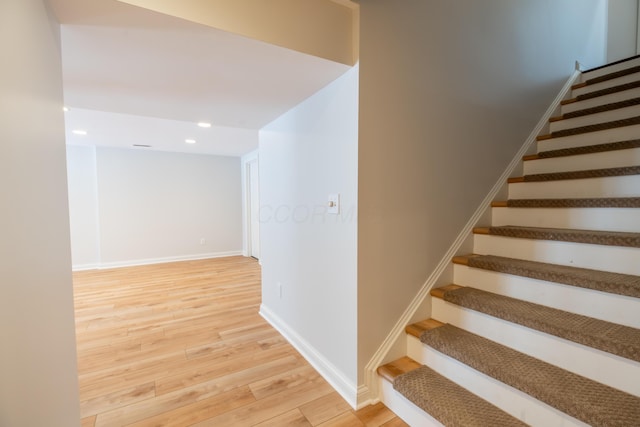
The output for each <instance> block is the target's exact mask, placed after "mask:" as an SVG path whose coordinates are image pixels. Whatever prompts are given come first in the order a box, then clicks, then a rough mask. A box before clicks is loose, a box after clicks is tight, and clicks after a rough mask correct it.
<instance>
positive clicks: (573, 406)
mask: <svg viewBox="0 0 640 427" xmlns="http://www.w3.org/2000/svg"><path fill="white" fill-rule="evenodd" d="M420 339H421V341H422V342H423V343H425V344H426V345H428V346H430V347H432V348H434V349H435V350H437V351H439V352H441V353H444V354H446V355H448V356H450V357H452V358H454V359H457V360H459V361H460V362H462V363H464V364H466V365H468V366H470V367H472V368H474V369H476V370H477V371H480V372H482V373H484V374H486V375H488V376H490V377H493V378H495V379H497V380H498V381H501V382H503V383H505V384H508V385H510V386H512V387H514V388H516V389H518V390H520V391H522V392H524V393H527V394H529V395H530V396H532V397H534V398H536V399H538V400H540V401H542V402H545V403H547V404H548V405H550V406H552V407H554V408H557V409H559V410H560V411H562V412H564V413H566V414H568V415H570V416H572V417H574V418H577V419H579V420H581V421H583V422H585V423H587V424H589V425H592V426H603V427H604V426H607V427H617V426H620V427H622V426H625V427H630V426H637V425H638V420H640V398H638V397H635V396H633V395H631V394H628V393H625V392H623V391H620V390H617V389H614V388H612V387H609V386H606V385H603V384H600V383H597V382H595V381H593V380H590V379H588V378H585V377H582V376H580V375H576V374H573V373H571V372H568V371H566V370H564V369H561V368H558V367H557V366H554V365H551V364H548V363H546V362H543V361H541V360H539V359H536V358H533V357H531V356H528V355H525V354H523V353H520V352H518V351H515V350H513V349H511V348H508V347H505V346H503V345H501V344H498V343H495V342H493V341H490V340H487V339H485V338H482V337H480V336H478V335H475V334H472V333H470V332H467V331H464V330H462V329H459V328H457V327H455V326H452V325H445V326H443V327H441V328H436V329H432V330H429V331H425V332H424V333H423V334H422V336H421V338H420ZM485 425H487V426H488V425H492V424H491V423H489V424H485Z"/></svg>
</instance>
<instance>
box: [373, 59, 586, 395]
mask: <svg viewBox="0 0 640 427" xmlns="http://www.w3.org/2000/svg"><path fill="white" fill-rule="evenodd" d="M579 76H580V72H579V71H577V70H576V71H574V73H573V74H572V75H571V77H569V79H568V80H567V81H566V83H565V85H564V86H563V88H562V90H561V91H560V93H559V94H558V96H557V97H556V98H555V100H554V101H553V102H552V103H551V105H550V106H549V108H548V109H547V111H546V112H545V114H544V115H543V116H542V118H541V119H540V121H539V122H538V124H537V125H536V127H535V128H534V129H533V131H532V132H531V133H530V134H529V137H528V138H527V140H526V141H525V142H524V144H523V145H522V147H521V148H520V150H519V151H518V152H517V153H516V155H515V156H514V157H513V159H512V160H511V163H510V164H509V166H508V167H507V168H506V170H505V171H504V173H503V174H502V175H501V176H500V178H499V179H498V181H497V182H496V184H495V185H494V186H493V188H492V189H491V191H490V192H489V194H487V196H486V197H485V198H484V200H483V201H482V203H481V204H480V206H479V207H478V209H477V210H476V212H475V213H474V214H473V216H472V217H471V219H470V220H469V221H468V222H467V224H466V225H465V227H464V228H463V229H462V231H461V232H460V234H459V235H458V237H457V238H456V240H455V241H454V242H453V244H452V245H451V247H450V248H449V250H447V252H446V253H445V255H444V256H443V257H442V259H441V260H440V262H439V263H438V265H437V266H436V268H435V269H434V270H433V272H432V273H431V275H430V276H429V277H428V278H427V280H426V282H425V283H424V284H423V285H422V288H421V289H420V291H419V292H418V294H417V295H416V297H415V298H414V299H413V300H412V301H411V303H410V304H409V306H408V307H407V309H406V310H405V312H404V313H403V314H402V316H401V317H400V319H398V321H397V322H396V324H395V326H394V327H393V329H392V330H391V332H390V333H389V335H387V337H386V338H385V340H384V341H383V342H382V345H381V346H380V347H379V348H378V350H377V351H376V352H375V353H374V355H373V357H372V358H371V360H369V363H367V365H366V366H365V368H364V379H365V384H364V386H365V387H366V389H367V390H368V391H369V393H368V396H362V398H363V399H368V400H376V399H379V398H380V390H379V382H378V375H377V373H376V370H377V369H378V366H380V365H381V364H382V362H383V360H384V359H385V357H386V355H387V354H388V353H389V352H390V351H391V350H392V349H393V347H394V345H395V343H396V342H397V341H398V339H399V338H400V336H401V335H402V334H404V333H405V332H404V329H405V327H406V325H407V324H409V323H410V321H411V319H412V318H413V316H414V315H415V314H416V312H417V311H418V309H419V308H420V307H421V305H422V303H423V301H424V300H425V298H427V297H428V295H429V292H430V291H431V288H433V286H434V285H435V284H436V283H439V281H440V280H441V276H442V275H443V274H445V272H446V271H447V267H449V266H450V265H451V258H452V257H453V256H455V255H459V251H460V250H461V248H462V245H463V244H464V243H465V242H466V241H467V239H468V238H469V236H470V235H471V234H472V230H473V228H474V227H476V226H477V225H478V223H479V221H480V220H481V218H483V217H484V215H485V214H486V212H487V211H488V210H489V209H490V208H491V202H492V201H493V200H495V199H496V197H497V196H498V194H499V193H500V192H501V191H503V192H504V189H505V187H506V185H507V184H506V183H507V179H508V178H509V177H511V176H512V175H513V174H514V172H515V171H516V168H517V167H518V166H519V165H520V164H521V162H522V157H523V156H524V155H525V154H527V153H529V152H530V151H531V150H532V148H533V147H534V146H535V144H536V137H537V136H538V135H540V134H541V133H542V131H543V130H545V129H548V126H549V119H550V118H551V116H552V115H553V114H554V112H555V111H556V110H558V109H559V108H560V101H562V100H563V99H565V98H566V97H567V96H568V94H570V92H571V86H572V85H573V83H574V82H575V81H576V79H577V78H578V77H579Z"/></svg>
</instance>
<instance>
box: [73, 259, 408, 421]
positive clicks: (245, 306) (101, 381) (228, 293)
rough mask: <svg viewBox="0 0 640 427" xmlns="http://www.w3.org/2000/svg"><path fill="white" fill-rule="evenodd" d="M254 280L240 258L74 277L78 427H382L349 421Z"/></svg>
mask: <svg viewBox="0 0 640 427" xmlns="http://www.w3.org/2000/svg"><path fill="white" fill-rule="evenodd" d="M260 274H261V273H260V266H259V265H258V263H257V262H256V261H255V260H254V259H251V258H243V257H229V258H220V259H211V260H201V261H186V262H176V263H167V264H157V265H150V266H141V267H127V268H119V269H110V270H95V271H83V272H76V273H74V291H75V292H74V295H75V309H76V334H77V343H78V346H77V351H78V371H79V372H78V374H79V375H78V377H79V383H80V400H81V402H80V406H81V412H82V416H83V419H82V427H104V426H109V427H112V426H113V427H115V426H117V427H124V426H135V427H151V426H168V427H183V426H184V427H186V426H194V425H198V426H217V427H218V426H222V427H225V426H232V427H237V426H247V427H252V426H258V425H259V426H261V427H270V426H274V427H275V426H305V427H307V426H311V425H313V426H318V425H321V424H322V423H329V424H327V425H349V424H340V423H344V422H355V423H356V424H353V425H365V424H367V423H371V424H367V425H376V426H377V425H381V424H380V423H381V422H382V421H384V420H386V419H388V418H389V414H391V413H390V411H388V410H387V409H386V408H384V406H382V407H381V408H379V407H372V409H371V410H369V411H364V412H363V410H361V411H358V412H355V411H353V410H352V409H351V408H350V407H349V405H348V404H347V403H346V402H345V401H344V400H343V399H342V398H341V397H340V396H339V395H338V394H337V393H336V392H335V390H333V389H332V388H331V387H330V386H329V384H328V383H327V382H326V381H325V380H324V379H323V378H322V377H320V376H319V374H318V373H317V372H316V371H315V370H314V369H313V368H312V367H311V366H310V365H309V364H308V363H307V362H306V361H305V360H304V359H303V358H302V357H301V356H300V354H299V353H298V352H297V351H296V350H295V349H294V348H293V347H292V346H291V345H290V344H289V343H288V342H287V341H286V340H285V339H284V338H283V337H282V336H281V335H280V334H279V333H278V332H277V331H275V330H274V329H273V328H272V327H271V326H270V325H269V324H268V323H266V322H265V321H264V319H263V318H262V317H261V316H260V315H259V314H258V310H259V307H260V302H261V295H260V286H261V284H260ZM385 410H386V412H385ZM354 420H355V421H354ZM394 420H397V421H399V422H400V420H399V419H398V418H395V417H393V418H391V420H390V421H389V422H393V421H394ZM389 422H387V424H388V426H387V427H392V426H395V425H392V424H389ZM331 423H333V424H331ZM397 425H399V426H402V425H404V424H402V423H401V422H400V424H397Z"/></svg>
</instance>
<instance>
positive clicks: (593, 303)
mask: <svg viewBox="0 0 640 427" xmlns="http://www.w3.org/2000/svg"><path fill="white" fill-rule="evenodd" d="M453 278H454V283H455V284H457V285H460V286H469V287H473V288H476V289H481V290H483V291H487V292H492V293H494V294H500V295H505V296H509V297H512V298H517V299H520V300H524V301H529V302H532V303H535V304H541V305H546V306H548V307H553V308H557V309H558V310H564V311H568V312H571V313H576V314H581V315H583V316H589V317H593V318H596V319H600V320H605V321H607V322H614V323H618V324H620V325H625V326H630V327H632V328H640V316H638V313H640V299H639V298H632V297H627V296H624V295H616V294H609V293H605V292H599V291H594V290H591V289H584V288H579V287H577V286H570V285H564V284H560V283H554V282H546V281H544V280H537V279H530V278H528V277H522V276H514V275H511V274H505V273H498V272H495V271H490V270H482V269H478V268H472V267H468V266H466V265H460V264H456V265H454V269H453Z"/></svg>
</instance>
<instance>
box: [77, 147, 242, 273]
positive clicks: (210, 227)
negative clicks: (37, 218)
mask: <svg viewBox="0 0 640 427" xmlns="http://www.w3.org/2000/svg"><path fill="white" fill-rule="evenodd" d="M93 153H94V154H95V158H94V159H93V161H92V159H91V154H92V153H91V151H86V149H85V148H81V147H70V149H69V151H68V155H69V179H70V182H69V188H70V212H71V214H72V222H73V224H72V230H73V231H74V233H72V238H73V240H72V247H73V248H74V252H73V254H74V266H75V267H77V268H82V267H87V264H85V262H87V263H88V264H91V263H92V261H91V260H92V259H93V256H94V254H95V253H96V251H94V250H93V248H94V246H93V241H94V240H95V239H94V236H93V235H92V233H93V232H94V230H95V228H94V224H97V225H98V227H97V228H98V230H99V231H98V236H97V240H98V242H99V249H98V251H97V253H98V259H97V261H96V264H97V266H100V267H114V266H124V265H134V264H146V263H152V262H164V261H174V260H180V259H197V258H207V257H216V256H229V255H239V254H241V252H242V196H241V193H242V191H241V185H240V182H241V173H240V158H237V157H221V156H211V155H195V154H182V153H167V152H159V151H143V150H129V149H118V148H104V147H98V148H96V149H95V151H94V152H93ZM92 163H93V164H95V171H94V170H93V169H92V166H91V164H92ZM93 175H95V183H96V184H95V186H92V185H91V184H90V183H88V182H84V181H79V180H85V179H86V180H88V179H90V178H91V177H92V176H93ZM92 189H95V190H96V194H95V196H93V197H92V195H91V191H92ZM92 200H97V202H96V204H97V214H96V216H95V219H91V218H84V220H82V221H76V220H77V219H78V216H79V215H80V214H81V213H84V214H86V215H90V213H91V211H92V209H93V208H94V207H95V206H94V204H93V202H92ZM202 239H204V243H201V241H202Z"/></svg>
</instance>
